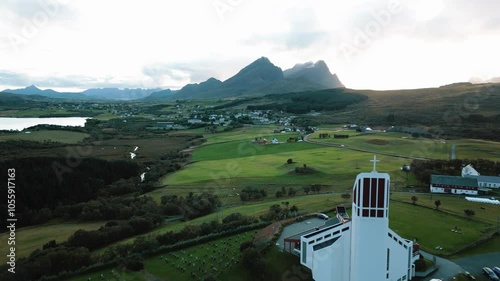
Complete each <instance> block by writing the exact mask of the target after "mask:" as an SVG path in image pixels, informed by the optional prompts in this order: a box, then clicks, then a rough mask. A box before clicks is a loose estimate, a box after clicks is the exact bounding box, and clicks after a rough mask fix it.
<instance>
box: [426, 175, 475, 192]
mask: <svg viewBox="0 0 500 281" xmlns="http://www.w3.org/2000/svg"><path fill="white" fill-rule="evenodd" d="M430 189H431V192H432V193H449V194H466V195H477V194H478V184H477V178H469V177H454V176H443V175H431V184H430Z"/></svg>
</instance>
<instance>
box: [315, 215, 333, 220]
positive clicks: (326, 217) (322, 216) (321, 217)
mask: <svg viewBox="0 0 500 281" xmlns="http://www.w3.org/2000/svg"><path fill="white" fill-rule="evenodd" d="M318 218H319V219H323V220H327V219H329V218H330V217H329V216H327V215H325V214H318Z"/></svg>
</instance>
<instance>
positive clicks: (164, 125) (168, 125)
mask: <svg viewBox="0 0 500 281" xmlns="http://www.w3.org/2000/svg"><path fill="white" fill-rule="evenodd" d="M156 125H157V126H158V127H161V128H166V129H170V128H173V127H175V123H174V122H156Z"/></svg>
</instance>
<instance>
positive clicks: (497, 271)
mask: <svg viewBox="0 0 500 281" xmlns="http://www.w3.org/2000/svg"><path fill="white" fill-rule="evenodd" d="M493 272H494V273H495V274H496V275H497V276H498V278H500V267H498V266H495V267H493Z"/></svg>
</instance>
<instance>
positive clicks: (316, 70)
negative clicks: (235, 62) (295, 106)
mask: <svg viewBox="0 0 500 281" xmlns="http://www.w3.org/2000/svg"><path fill="white" fill-rule="evenodd" d="M339 87H344V86H343V85H342V83H341V82H340V81H339V79H338V77H337V76H336V75H335V74H332V73H330V70H329V69H328V66H327V65H326V63H325V62H324V61H318V62H316V63H306V64H297V65H295V66H294V67H293V68H292V69H289V70H286V71H285V72H283V71H282V70H281V68H279V67H277V66H276V65H274V64H273V63H272V62H271V61H270V60H269V59H268V58H266V57H261V58H259V59H257V60H255V61H254V62H252V63H251V64H249V65H247V66H245V67H244V68H243V69H241V70H240V71H239V72H238V73H236V74H235V75H234V76H232V77H231V78H229V79H227V80H225V81H224V82H221V81H219V80H217V79H215V78H210V79H208V80H207V81H205V82H202V83H200V84H189V85H186V86H185V87H183V88H182V89H181V90H179V91H178V92H177V93H175V94H174V95H171V96H170V97H169V99H170V100H174V99H209V98H225V97H239V96H256V95H266V94H279V93H287V92H297V91H314V90H323V89H329V88H339Z"/></svg>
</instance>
